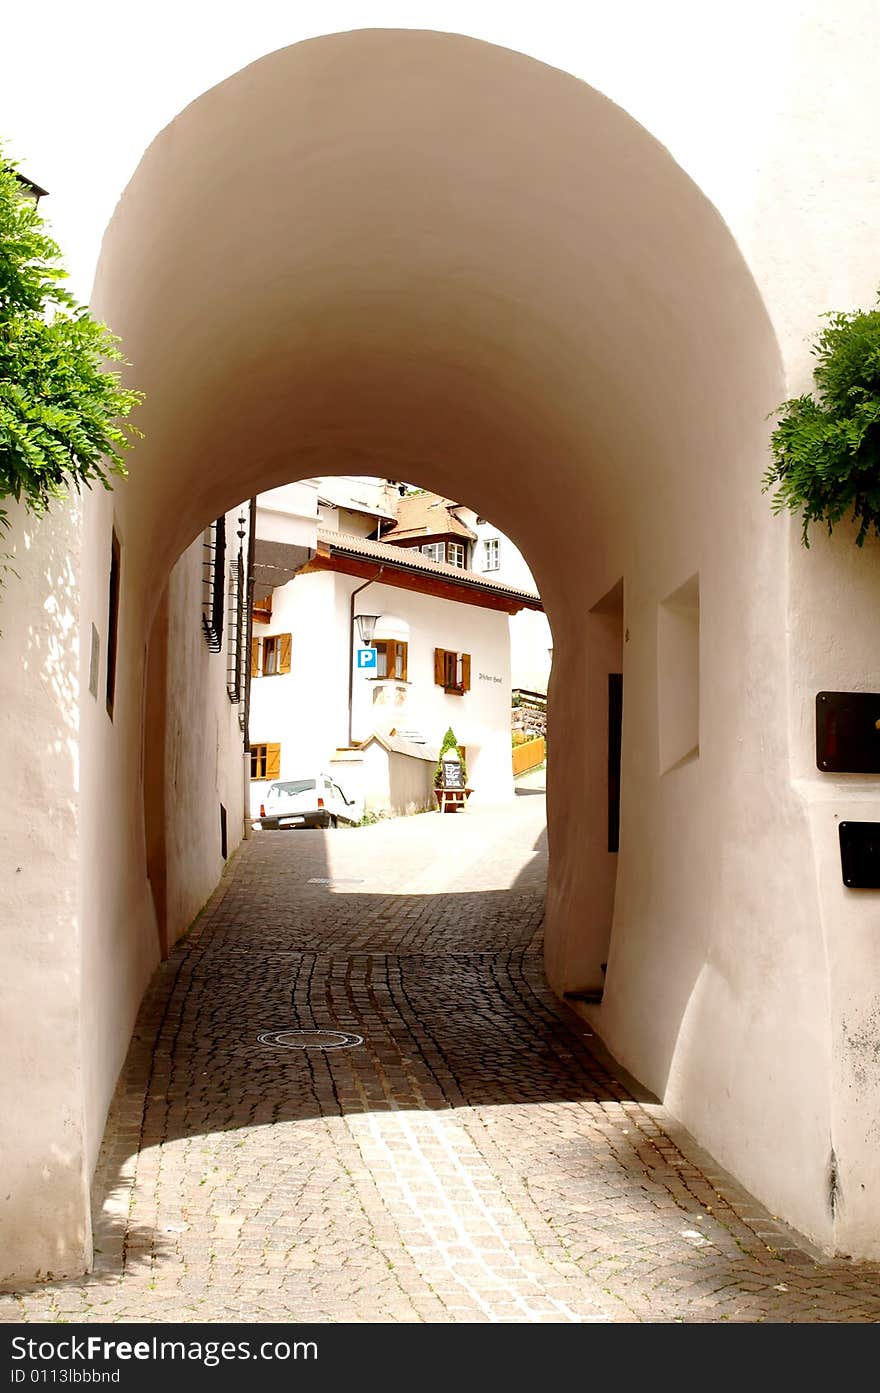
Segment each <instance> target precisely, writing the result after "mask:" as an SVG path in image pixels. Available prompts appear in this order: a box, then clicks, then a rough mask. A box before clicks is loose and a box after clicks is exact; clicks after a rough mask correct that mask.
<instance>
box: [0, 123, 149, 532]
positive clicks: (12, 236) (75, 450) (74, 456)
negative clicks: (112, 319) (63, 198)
mask: <svg viewBox="0 0 880 1393" xmlns="http://www.w3.org/2000/svg"><path fill="white" fill-rule="evenodd" d="M60 256H61V253H60V251H59V249H58V247H57V245H56V243H55V242H53V241H52V239H51V238H50V237H49V236H48V235H47V234H46V231H45V227H44V224H43V220H42V218H41V217H40V214H39V212H38V211H37V208H36V206H35V205H34V203H33V202H32V201H31V200H30V199H28V198H26V197H25V196H24V194H23V191H22V186H21V184H20V182H19V180H18V178H17V177H16V174H15V165H14V164H12V163H10V162H8V161H7V160H6V159H5V158H4V156H3V152H2V149H0V500H3V499H4V498H14V499H15V500H16V502H19V501H23V502H24V503H25V504H26V506H27V507H28V508H29V509H30V510H31V511H32V512H34V513H42V512H44V511H45V510H46V508H47V507H48V506H49V504H50V503H51V502H52V501H53V500H54V499H58V498H62V497H64V496H66V495H67V493H68V492H69V490H70V488H71V487H73V488H76V489H79V488H81V486H82V485H84V484H85V485H86V486H87V487H91V486H92V484H94V483H95V482H98V483H100V484H102V485H103V486H104V488H108V489H109V488H110V487H111V486H112V485H111V477H110V476H111V475H114V474H115V475H124V474H125V472H126V471H125V465H124V463H123V457H122V453H123V451H124V450H126V449H127V448H128V447H129V445H130V444H131V439H130V437H131V436H133V435H137V434H138V433H139V432H137V431H136V430H135V429H134V427H133V426H132V425H130V424H128V423H125V421H124V418H125V417H126V416H128V415H129V413H130V412H131V411H132V409H133V408H134V406H135V405H136V404H137V402H139V401H140V400H141V394H140V393H139V392H135V391H131V390H127V389H125V388H123V387H122V385H121V382H120V378H119V374H118V373H117V372H114V371H112V370H110V371H108V369H107V364H108V362H116V363H123V362H124V361H125V360H124V359H123V357H122V355H121V353H120V352H119V349H118V348H117V343H118V340H117V339H116V338H114V336H113V335H112V334H111V333H110V331H109V330H108V329H107V328H106V326H105V325H103V324H99V323H98V322H97V321H96V320H94V319H92V317H91V315H90V314H89V311H88V309H87V308H86V307H85V306H83V305H78V304H77V302H76V300H75V299H74V297H73V296H72V295H71V294H70V293H69V291H67V290H66V289H65V288H64V286H63V284H62V282H63V281H64V280H65V278H66V275H67V273H66V271H65V270H64V269H63V267H62V266H61V265H60ZM8 523H9V519H8V515H7V513H6V512H5V510H4V509H2V508H0V527H2V526H3V525H6V526H8Z"/></svg>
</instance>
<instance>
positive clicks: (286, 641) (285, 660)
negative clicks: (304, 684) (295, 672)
mask: <svg viewBox="0 0 880 1393" xmlns="http://www.w3.org/2000/svg"><path fill="white" fill-rule="evenodd" d="M280 641H281V660H280V662H279V664H278V671H279V672H290V649H291V635H290V634H281V635H280Z"/></svg>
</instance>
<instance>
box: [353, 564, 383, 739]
mask: <svg viewBox="0 0 880 1393" xmlns="http://www.w3.org/2000/svg"><path fill="white" fill-rule="evenodd" d="M384 570H385V567H384V566H380V567H379V569H378V571H377V572H376V574H375V575H374V576H373V578H372V580H365V581H364V583H363V585H359V586H358V587H357V589H356V590H352V592H351V603H350V606H349V618H348V748H349V749H351V748H352V739H353V736H352V703H353V700H354V598H355V596H356V595H359V594H360V593H361V591H362V590H366V588H367V586H368V585H375V583H376V581H377V580H379V579H380V578H381V575H382V572H383V571H384Z"/></svg>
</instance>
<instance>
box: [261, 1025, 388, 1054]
mask: <svg viewBox="0 0 880 1393" xmlns="http://www.w3.org/2000/svg"><path fill="white" fill-rule="evenodd" d="M257 1039H258V1040H259V1042H260V1044H261V1045H274V1046H275V1048H276V1049H280V1050H351V1049H354V1047H355V1045H362V1044H363V1043H364V1037H363V1036H362V1035H355V1034H353V1033H352V1032H351V1031H350V1030H264V1031H262V1032H261V1033H260V1034H259V1035H258V1036H257Z"/></svg>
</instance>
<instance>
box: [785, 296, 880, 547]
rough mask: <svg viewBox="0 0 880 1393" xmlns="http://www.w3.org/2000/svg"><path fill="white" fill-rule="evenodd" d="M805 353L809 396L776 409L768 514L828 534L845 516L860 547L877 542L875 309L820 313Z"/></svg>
mask: <svg viewBox="0 0 880 1393" xmlns="http://www.w3.org/2000/svg"><path fill="white" fill-rule="evenodd" d="M825 318H826V319H827V320H828V324H827V326H826V328H824V329H823V330H822V332H821V333H820V335H819V337H818V340H817V342H816V344H815V346H814V348H813V353H814V355H815V357H816V358H817V360H818V361H817V365H816V368H815V373H814V377H815V382H816V389H817V391H816V395H815V396H810V395H809V394H806V395H804V396H801V397H794V398H792V399H791V400H790V401H786V402H783V404H782V406H781V407H779V412H780V421H779V424H778V425H777V427H776V429H775V430H774V432H773V435H772V437H771V450H772V453H773V463H772V465H771V466H770V468H769V469H768V470H767V473H766V474H765V475H764V491H765V492H767V491H768V490H770V489H773V488H775V490H776V492H775V494H774V498H773V511H774V512H775V513H780V512H783V511H785V510H788V511H790V512H793V513H798V512H802V513H803V543H804V546H809V545H810V542H809V536H808V530H809V526H810V523H812V522H823V523H825V525H826V527H827V528H828V531H829V533H830V532H831V531H832V529H833V528H834V525H835V523H838V522H840V521H841V519H842V518H843V517H844V516H846V514H848V513H849V512H850V510H851V511H852V517H853V520H854V521H855V522H857V523H858V525H859V531H858V534H857V536H856V543H857V544H858V545H859V546H863V545H864V542H865V538H866V537H867V536H868V535H869V534H870V533H871V532H872V531H873V532H874V534H875V535H878V536H880V309H875V310H867V311H861V310H857V311H855V312H854V313H852V314H828V315H826V316H825Z"/></svg>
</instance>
